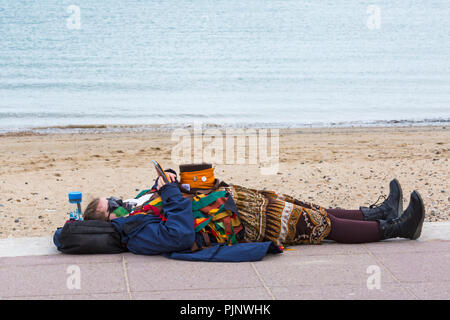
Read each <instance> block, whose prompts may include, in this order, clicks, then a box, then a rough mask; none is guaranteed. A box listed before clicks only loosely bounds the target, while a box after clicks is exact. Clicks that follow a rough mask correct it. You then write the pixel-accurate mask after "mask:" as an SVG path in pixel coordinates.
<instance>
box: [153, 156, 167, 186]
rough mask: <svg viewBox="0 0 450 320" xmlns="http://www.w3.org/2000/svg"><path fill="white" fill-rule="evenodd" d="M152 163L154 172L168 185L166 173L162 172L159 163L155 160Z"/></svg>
mask: <svg viewBox="0 0 450 320" xmlns="http://www.w3.org/2000/svg"><path fill="white" fill-rule="evenodd" d="M152 162H153V164H154V165H155V168H156V171H158V174H159V175H160V176H161V177H162V178H163V180H164V182H165V183H170V181H169V177H168V176H167V175H166V173H165V172H164V170H163V168H162V167H161V165H160V164H159V162H158V161H156V160H152Z"/></svg>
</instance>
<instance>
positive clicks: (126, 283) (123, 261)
mask: <svg viewBox="0 0 450 320" xmlns="http://www.w3.org/2000/svg"><path fill="white" fill-rule="evenodd" d="M122 268H123V275H124V278H125V285H126V287H127V294H128V300H132V299H131V290H130V282H129V281H128V271H127V262H126V260H125V255H123V254H122Z"/></svg>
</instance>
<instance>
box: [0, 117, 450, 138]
mask: <svg viewBox="0 0 450 320" xmlns="http://www.w3.org/2000/svg"><path fill="white" fill-rule="evenodd" d="M194 123H196V122H194V121H192V122H187V124H186V123H176V122H175V123H158V124H82V125H81V124H71V125H55V126H39V127H31V128H15V129H12V128H10V129H2V128H0V137H1V136H16V135H17V136H30V135H48V134H66V133H67V134H74V133H76V134H84V133H121V132H123V133H136V132H154V131H162V132H167V131H170V130H174V129H177V128H181V129H190V128H192V127H193V125H194ZM198 123H200V124H201V126H202V128H205V129H208V128H219V129H280V130H295V129H333V128H349V129H355V128H403V127H419V128H421V127H439V126H443V127H445V126H447V125H450V119H424V120H377V121H370V122H362V121H353V122H352V121H349V122H340V123H334V122H332V123H311V124H293V123H291V124H290V123H284V124H283V123H261V122H258V123H233V124H230V123H222V124H218V123H212V122H211V123H210V122H204V123H203V122H198Z"/></svg>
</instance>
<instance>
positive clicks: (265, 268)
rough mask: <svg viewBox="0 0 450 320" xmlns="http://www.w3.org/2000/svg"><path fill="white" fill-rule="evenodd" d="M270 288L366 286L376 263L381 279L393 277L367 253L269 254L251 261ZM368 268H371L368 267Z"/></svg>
mask: <svg viewBox="0 0 450 320" xmlns="http://www.w3.org/2000/svg"><path fill="white" fill-rule="evenodd" d="M254 264H255V266H256V269H257V270H258V272H259V274H260V275H261V277H262V279H263V280H264V282H265V283H266V284H267V285H268V286H269V287H278V286H286V287H287V286H292V285H310V286H313V285H316V286H327V285H337V284H353V285H361V286H362V285H364V286H365V285H366V282H367V277H368V276H369V275H370V274H369V273H368V268H369V267H371V266H378V267H379V270H380V272H381V274H382V276H381V281H382V282H383V283H386V282H391V283H392V282H394V281H395V279H394V278H393V277H392V276H391V274H390V272H388V270H386V268H385V267H384V266H379V263H378V262H377V260H376V259H375V258H374V257H373V256H371V255H369V254H367V253H366V254H359V255H321V256H312V255H311V256H305V257H302V256H301V255H299V256H296V257H293V256H291V257H287V256H281V257H270V259H264V260H263V261H258V262H255V263H254ZM369 271H370V269H369Z"/></svg>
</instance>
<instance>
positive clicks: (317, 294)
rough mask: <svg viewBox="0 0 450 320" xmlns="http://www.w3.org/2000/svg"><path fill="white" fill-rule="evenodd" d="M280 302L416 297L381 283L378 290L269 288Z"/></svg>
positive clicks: (400, 287) (397, 286)
mask: <svg viewBox="0 0 450 320" xmlns="http://www.w3.org/2000/svg"><path fill="white" fill-rule="evenodd" d="M270 290H271V292H272V293H273V295H274V296H275V298H276V299H280V300H336V299H337V300H389V299H396V300H397V299H400V300H413V299H416V296H415V295H414V294H412V293H411V292H410V291H408V290H407V289H405V288H404V287H403V286H401V285H400V284H397V283H383V284H382V285H381V286H380V288H379V289H377V288H373V289H369V288H368V287H367V286H366V284H362V285H348V284H343V285H326V286H285V287H270Z"/></svg>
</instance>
